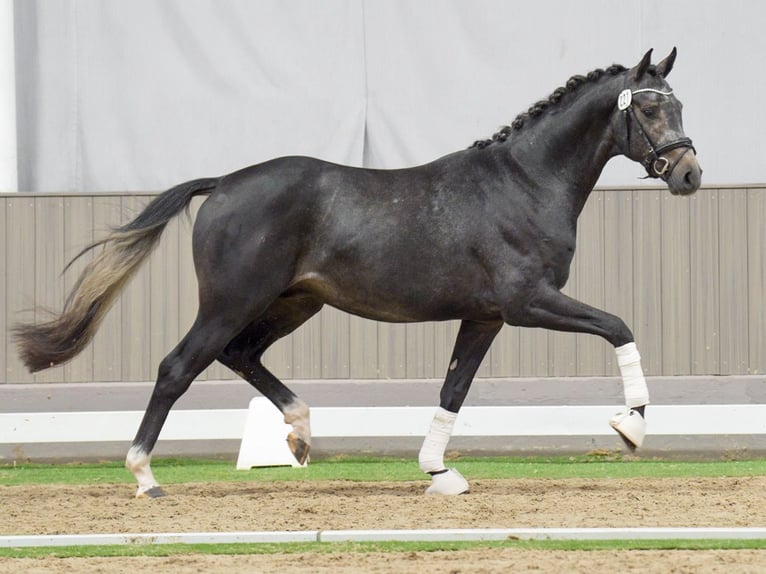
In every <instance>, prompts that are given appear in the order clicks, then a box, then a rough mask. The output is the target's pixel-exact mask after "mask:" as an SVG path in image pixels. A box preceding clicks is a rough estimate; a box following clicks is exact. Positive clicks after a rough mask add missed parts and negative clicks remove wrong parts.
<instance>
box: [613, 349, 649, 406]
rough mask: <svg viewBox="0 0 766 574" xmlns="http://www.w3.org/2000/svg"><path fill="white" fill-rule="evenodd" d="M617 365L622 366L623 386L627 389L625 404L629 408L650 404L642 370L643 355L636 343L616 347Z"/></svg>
mask: <svg viewBox="0 0 766 574" xmlns="http://www.w3.org/2000/svg"><path fill="white" fill-rule="evenodd" d="M614 350H615V352H616V353H617V364H618V365H619V366H620V374H621V375H622V384H623V387H624V389H625V404H626V405H627V406H628V408H635V407H641V406H643V405H646V404H649V389H648V388H647V386H646V379H644V371H643V370H642V369H641V355H639V354H638V347H636V344H635V343H627V344H625V345H623V346H622V347H616V348H615V349H614Z"/></svg>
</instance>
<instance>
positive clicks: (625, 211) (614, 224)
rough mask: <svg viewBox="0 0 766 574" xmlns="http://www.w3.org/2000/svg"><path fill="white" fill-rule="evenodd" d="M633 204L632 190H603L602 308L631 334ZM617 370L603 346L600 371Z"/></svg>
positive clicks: (611, 356)
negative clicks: (622, 322) (628, 329)
mask: <svg viewBox="0 0 766 574" xmlns="http://www.w3.org/2000/svg"><path fill="white" fill-rule="evenodd" d="M633 207H634V200H633V194H632V192H630V191H607V192H604V310H605V311H607V312H609V313H612V314H613V315H617V316H618V317H619V318H620V319H622V320H623V321H624V322H625V323H626V324H627V325H628V327H629V328H630V329H631V331H633V333H634V334H635V319H634V316H633V292H634V290H635V281H634V278H633V243H634V241H633ZM619 373H620V371H619V368H618V367H617V357H616V355H615V353H614V351H612V350H607V351H606V352H605V356H604V374H606V375H611V376H614V375H618V374H619Z"/></svg>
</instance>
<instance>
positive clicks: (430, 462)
mask: <svg viewBox="0 0 766 574" xmlns="http://www.w3.org/2000/svg"><path fill="white" fill-rule="evenodd" d="M502 326H503V323H502V322H500V321H498V322H494V323H476V322H473V321H463V322H462V323H461V324H460V331H459V332H458V335H457V341H456V342H455V349H454V350H453V352H452V359H451V360H450V365H449V369H448V370H447V377H446V378H445V380H444V385H443V386H442V390H441V399H440V403H439V408H438V409H437V411H436V414H435V415H434V418H433V421H431V427H430V429H429V430H428V434H427V435H426V437H425V440H424V441H423V446H422V447H421V448H420V454H419V456H418V462H419V464H420V469H421V470H422V471H423V472H426V473H428V474H430V475H431V485H430V486H429V487H428V489H426V494H463V493H465V492H468V482H467V481H466V480H465V478H463V477H462V475H461V474H460V473H459V472H458V471H457V470H455V469H454V468H451V469H448V468H447V467H446V466H444V451H445V450H446V448H447V443H448V442H449V439H450V436H451V435H452V429H453V427H454V425H455V419H456V418H457V413H458V411H459V410H460V407H461V406H462V404H463V401H465V397H466V395H467V394H468V389H470V388H471V382H472V381H473V377H474V375H475V374H476V371H477V370H478V368H479V365H481V361H482V359H483V358H484V355H486V354H487V350H488V349H489V346H490V345H491V344H492V341H493V339H494V338H495V336H496V335H497V333H498V332H499V331H500V328H501V327H502Z"/></svg>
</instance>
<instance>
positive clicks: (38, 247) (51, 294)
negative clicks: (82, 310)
mask: <svg viewBox="0 0 766 574" xmlns="http://www.w3.org/2000/svg"><path fill="white" fill-rule="evenodd" d="M65 264H66V263H65V261H64V201H63V198H61V197H37V198H35V259H34V266H35V286H36V288H35V302H36V304H37V305H39V306H41V309H40V310H38V312H37V313H36V315H35V318H36V320H37V321H38V322H42V321H45V320H47V319H49V318H50V315H49V314H48V312H47V311H46V310H50V309H52V310H54V311H55V312H60V311H61V309H62V307H63V306H64V283H63V281H62V280H61V272H62V271H63V269H64V265H65ZM63 380H64V367H63V365H62V366H60V367H54V368H52V369H45V370H44V371H40V372H39V373H37V374H36V375H35V381H37V382H40V383H48V382H61V381H63Z"/></svg>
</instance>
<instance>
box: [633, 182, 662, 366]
mask: <svg viewBox="0 0 766 574" xmlns="http://www.w3.org/2000/svg"><path fill="white" fill-rule="evenodd" d="M661 193H666V192H660V191H658V190H639V191H634V192H633V200H634V202H635V203H634V210H633V239H634V245H633V269H634V275H633V280H634V293H633V309H634V320H635V324H634V326H633V334H634V335H635V336H636V343H637V345H638V350H639V352H640V353H641V363H642V365H643V368H644V372H645V373H646V374H647V375H658V374H660V373H661V372H662V284H661V271H662V261H661V260H660V254H661V251H662V247H661V243H662V235H661V220H660V217H661V216H660V194H661Z"/></svg>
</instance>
